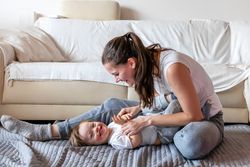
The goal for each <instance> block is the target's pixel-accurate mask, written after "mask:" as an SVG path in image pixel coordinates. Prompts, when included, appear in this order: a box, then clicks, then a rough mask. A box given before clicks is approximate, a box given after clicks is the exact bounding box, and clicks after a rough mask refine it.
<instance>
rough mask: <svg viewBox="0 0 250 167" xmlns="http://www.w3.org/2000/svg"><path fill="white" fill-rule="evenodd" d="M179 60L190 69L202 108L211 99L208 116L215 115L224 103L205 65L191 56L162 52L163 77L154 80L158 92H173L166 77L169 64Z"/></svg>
mask: <svg viewBox="0 0 250 167" xmlns="http://www.w3.org/2000/svg"><path fill="white" fill-rule="evenodd" d="M177 62H178V63H182V64H184V65H185V66H186V67H187V68H188V69H189V70H190V74H191V79H192V81H193V84H194V87H195V90H196V92H197V95H198V97H199V100H200V105H201V108H202V107H203V106H204V104H205V103H206V102H207V101H209V103H210V104H211V109H210V113H208V116H209V117H211V116H214V115H215V114H217V113H218V112H219V111H221V110H222V105H221V103H220V100H219V98H218V96H217V95H216V93H215V91H214V87H213V83H212V81H211V79H210V78H209V76H208V74H207V73H206V71H205V70H204V69H203V67H202V66H201V65H200V64H199V63H197V62H196V61H195V60H194V59H192V58H190V57H189V56H187V55H185V54H182V53H179V52H176V51H175V50H167V51H164V52H162V53H161V56H160V72H161V78H155V82H154V83H155V89H156V91H157V93H158V94H163V93H169V92H172V89H171V87H170V86H169V84H168V81H167V79H166V73H167V70H168V68H169V66H171V65H172V64H174V63H177Z"/></svg>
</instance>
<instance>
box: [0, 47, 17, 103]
mask: <svg viewBox="0 0 250 167" xmlns="http://www.w3.org/2000/svg"><path fill="white" fill-rule="evenodd" d="M14 60H15V51H14V48H13V47H12V46H11V45H10V44H8V43H4V42H0V104H2V98H3V87H4V78H5V77H4V74H5V72H4V71H5V68H6V67H7V65H9V64H10V63H11V62H13V61H14Z"/></svg>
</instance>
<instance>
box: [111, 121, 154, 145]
mask: <svg viewBox="0 0 250 167" xmlns="http://www.w3.org/2000/svg"><path fill="white" fill-rule="evenodd" d="M108 128H111V129H112V130H113V132H112V135H111V137H110V139H109V141H108V144H110V145H111V146H112V147H114V148H115V149H130V148H133V147H132V144H131V142H130V139H129V137H128V136H127V135H124V134H123V133H122V129H121V125H119V124H116V123H114V122H111V123H110V124H109V125H108ZM141 135H142V143H141V144H140V145H141V146H143V145H150V144H154V143H155V140H156V138H157V132H156V128H155V127H154V126H148V127H146V128H144V129H143V130H142V131H141Z"/></svg>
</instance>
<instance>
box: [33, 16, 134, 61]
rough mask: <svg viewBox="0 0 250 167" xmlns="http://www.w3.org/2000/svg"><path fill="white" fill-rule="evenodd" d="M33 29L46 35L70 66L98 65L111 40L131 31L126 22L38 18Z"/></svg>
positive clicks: (128, 23)
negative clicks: (74, 63) (40, 30)
mask: <svg viewBox="0 0 250 167" xmlns="http://www.w3.org/2000/svg"><path fill="white" fill-rule="evenodd" d="M35 26H36V27H38V28H40V29H42V30H44V31H45V32H46V33H48V34H49V35H50V36H51V37H52V38H53V39H54V40H55V42H56V43H57V44H58V46H59V47H60V49H61V50H62V51H63V52H64V54H65V55H66V56H67V58H68V59H69V61H72V62H92V61H100V59H101V55H102V51H103V48H104V46H105V45H106V43H107V42H108V41H109V40H110V39H111V38H113V37H115V36H118V35H123V34H125V33H126V32H128V31H132V29H131V27H130V22H129V21H88V20H87V21H86V20H78V19H53V18H47V17H42V18H39V19H38V20H37V21H36V23H35ZM62 27H63V28H62ZM59 30H60V31H59Z"/></svg>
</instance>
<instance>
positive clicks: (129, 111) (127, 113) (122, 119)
mask: <svg viewBox="0 0 250 167" xmlns="http://www.w3.org/2000/svg"><path fill="white" fill-rule="evenodd" d="M139 112H140V107H139V106H134V107H127V108H123V109H121V111H120V112H119V113H118V114H117V115H114V116H112V120H113V121H114V122H115V123H117V124H120V125H122V124H124V123H126V122H127V121H128V120H131V119H132V118H134V117H135V116H136V115H137V114H138V113H139Z"/></svg>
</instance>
